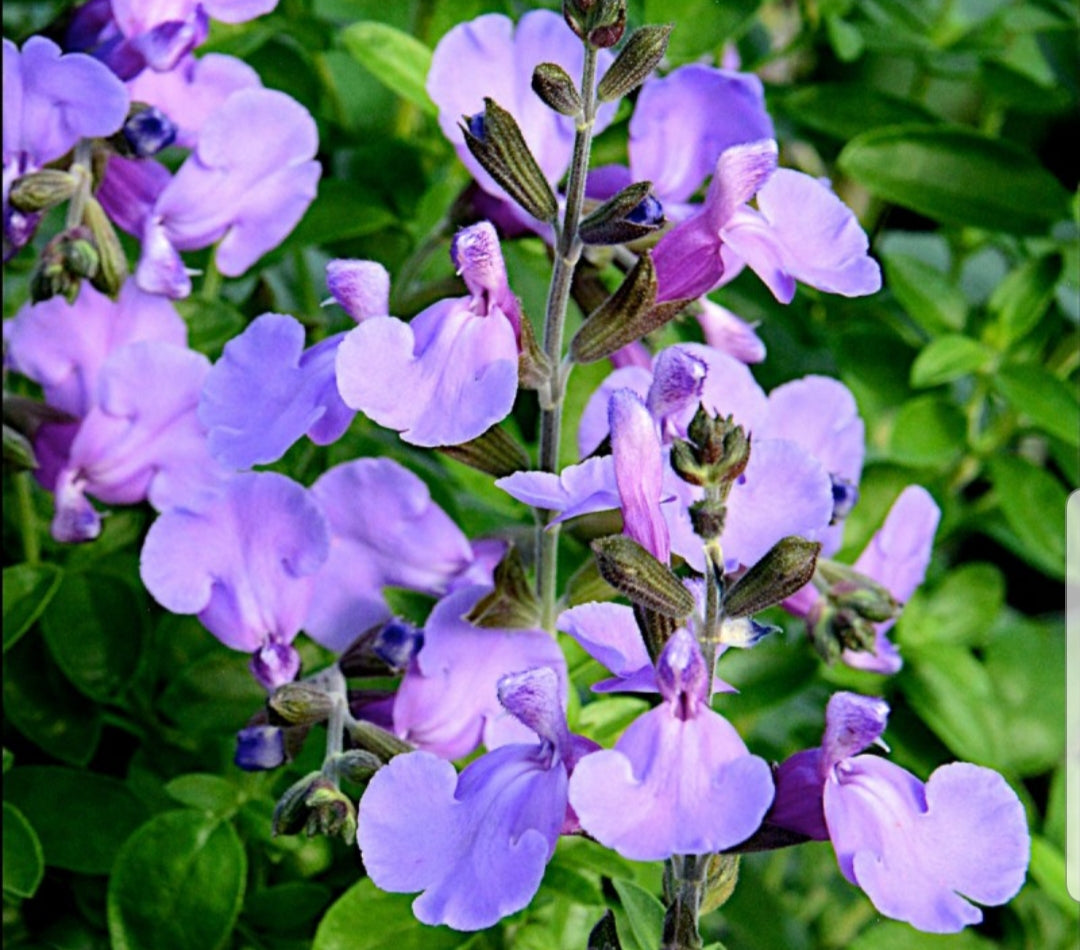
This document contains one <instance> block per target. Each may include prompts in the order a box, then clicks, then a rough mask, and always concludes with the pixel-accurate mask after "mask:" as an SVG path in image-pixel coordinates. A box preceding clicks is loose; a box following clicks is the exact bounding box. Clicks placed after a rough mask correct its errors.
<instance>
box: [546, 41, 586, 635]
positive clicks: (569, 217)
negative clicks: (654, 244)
mask: <svg viewBox="0 0 1080 950" xmlns="http://www.w3.org/2000/svg"><path fill="white" fill-rule="evenodd" d="M596 56H597V51H596V50H595V49H593V48H592V47H590V46H588V45H586V47H585V66H584V69H583V70H582V77H581V99H582V102H583V104H584V105H583V107H582V110H581V115H580V116H579V117H578V123H577V131H576V133H575V135H574V155H573V158H572V159H571V163H570V179H569V182H568V184H567V190H566V211H565V213H564V214H563V220H562V226H561V227H560V228H559V229H558V233H557V240H556V244H555V267H554V270H553V271H552V275H551V286H550V288H549V290H548V299H547V308H546V311H545V314H544V352H545V353H546V354H547V356H548V359H549V360H551V365H552V366H554V367H556V368H557V369H556V371H555V373H554V374H553V376H552V379H551V384H550V389H549V392H548V398H547V399H541V403H542V406H541V411H540V458H539V464H540V470H541V471H544V472H556V471H558V468H559V438H560V430H561V428H562V411H563V396H564V394H565V388H566V375H565V374H564V373H562V372H561V371H560V370H559V369H558V367H559V366H560V364H561V362H562V348H563V327H564V325H565V323H566V308H567V304H568V303H569V300H570V283H571V280H572V278H573V276H574V268H575V266H576V265H577V262H578V258H579V257H580V256H581V240H580V239H579V238H578V222H579V221H580V219H581V206H582V202H583V201H584V197H585V176H586V173H587V172H588V170H589V150H590V148H591V147H592V134H593V125H594V123H595V121H596ZM550 520H551V515H550V513H549V512H547V511H538V512H537V529H536V530H537V535H536V582H537V593H538V596H539V599H540V617H541V622H542V623H543V625H544V627H545V629H547V630H552V629H553V628H554V624H555V602H556V586H557V584H556V579H557V576H558V550H559V529H558V526H555V527H553V528H550V529H549V528H548V522H549V521H550Z"/></svg>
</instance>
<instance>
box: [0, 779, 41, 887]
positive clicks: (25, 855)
mask: <svg viewBox="0 0 1080 950" xmlns="http://www.w3.org/2000/svg"><path fill="white" fill-rule="evenodd" d="M4 781H5V786H6V784H7V780H6V779H5V780H4ZM5 791H6V788H5ZM44 875H45V861H44V859H43V858H42V855H41V844H40V842H39V841H38V837H37V835H36V834H35V833H34V827H33V825H31V824H30V822H28V821H27V820H26V818H25V817H24V816H23V813H22V812H21V811H19V809H18V808H16V807H15V806H14V805H12V804H10V803H9V802H6V801H5V802H4V897H5V898H7V897H8V896H9V895H10V896H12V897H33V896H34V892H35V891H36V890H37V889H38V885H39V884H40V883H41V879H42V877H44Z"/></svg>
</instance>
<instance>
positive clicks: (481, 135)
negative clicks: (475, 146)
mask: <svg viewBox="0 0 1080 950" xmlns="http://www.w3.org/2000/svg"><path fill="white" fill-rule="evenodd" d="M466 124H467V125H468V126H469V135H471V136H472V137H473V138H476V139H479V140H480V141H481V142H483V141H484V139H485V138H486V137H487V126H486V124H485V122H484V113H483V112H477V113H476V115H471V116H469V117H468V118H467V119H466Z"/></svg>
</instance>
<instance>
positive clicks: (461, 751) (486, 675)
mask: <svg viewBox="0 0 1080 950" xmlns="http://www.w3.org/2000/svg"><path fill="white" fill-rule="evenodd" d="M485 593H487V589H485V588H480V587H466V588H462V589H460V590H456V591H454V592H453V593H451V594H448V595H447V596H446V597H444V598H443V599H442V600H440V601H439V603H438V604H436V605H435V608H434V610H432V612H431V616H430V617H429V618H428V622H427V624H426V625H425V627H424V646H423V648H422V649H421V650H420V652H419V653H418V654H417V655H416V658H415V659H414V660H413V662H412V664H411V665H410V667H409V669H408V671H407V672H406V674H405V676H404V678H403V679H402V681H401V686H400V687H399V689H398V692H397V697H396V699H395V701H394V730H395V732H396V733H397V734H398V735H399V736H401V737H402V738H404V739H408V740H409V741H410V742H413V743H415V744H416V745H418V746H420V747H421V748H423V749H427V750H429V751H431V752H435V753H436V754H437V755H441V756H443V757H444V758H448V759H456V758H459V757H461V756H463V755H467V754H468V753H470V752H472V751H473V749H475V748H476V747H477V745H479V743H480V742H481V740H484V741H485V742H486V743H487V744H488V746H489V748H490V747H491V745H492V742H493V741H494V742H498V741H501V740H504V739H506V738H508V737H510V736H513V737H514V739H513V740H512V741H528V738H529V736H530V735H531V732H530V730H528V729H527V728H526V727H524V726H522V725H521V724H520V723H518V722H517V720H516V719H513V717H511V716H510V715H509V714H508V713H507V712H506V711H505V710H504V709H503V708H502V706H501V705H500V704H499V698H498V693H497V691H496V684H497V683H498V681H499V679H500V678H501V677H502V676H505V675H506V674H507V673H517V672H520V671H522V670H527V669H532V668H533V667H539V666H550V667H551V668H552V669H554V670H556V671H557V672H558V674H559V678H560V683H561V684H562V686H561V688H562V689H563V690H565V688H566V686H565V683H566V661H565V660H564V659H563V655H562V651H561V650H560V649H559V647H558V645H557V644H556V643H555V641H554V640H553V639H552V638H551V637H550V636H549V635H548V634H547V633H545V632H544V631H542V630H498V629H492V628H481V627H475V626H473V625H472V624H470V623H468V622H467V621H466V620H464V619H462V618H463V617H464V616H465V614H467V613H468V612H469V610H470V609H471V608H472V607H473V605H474V604H475V603H476V602H477V601H478V600H479V599H480V597H482V596H483V595H484V594H485ZM496 723H503V724H505V723H513V724H514V726H515V727H516V728H514V729H509V730H505V729H504V730H498V731H497V732H496V733H494V734H493V733H492V730H491V727H492V726H493V725H495V724H496Z"/></svg>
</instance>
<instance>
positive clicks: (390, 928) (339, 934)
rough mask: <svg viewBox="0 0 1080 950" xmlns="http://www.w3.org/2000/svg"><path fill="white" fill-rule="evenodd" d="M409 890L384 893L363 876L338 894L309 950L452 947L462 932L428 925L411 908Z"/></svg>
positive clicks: (434, 949) (436, 949)
mask: <svg viewBox="0 0 1080 950" xmlns="http://www.w3.org/2000/svg"><path fill="white" fill-rule="evenodd" d="M412 902H413V898H412V897H411V896H410V895H408V894H387V893H385V892H384V891H380V890H378V889H377V888H376V887H375V885H374V884H372V883H371V879H370V878H364V879H363V880H362V881H359V882H357V883H356V884H354V885H353V886H352V887H350V888H349V889H348V890H347V891H346V892H345V893H344V894H342V895H341V897H339V898H338V899H337V900H336V901H335V902H334V904H333V906H332V907H331V908H330V909H329V910H328V911H327V912H326V916H325V917H323V919H322V923H320V924H319V929H318V930H317V931H316V932H315V943H314V945H313V947H312V950H383V948H384V947H393V948H394V950H454V948H457V947H459V946H460V945H461V943H462V939H461V934H459V933H455V932H454V931H453V930H450V929H449V928H448V927H427V926H425V925H424V924H422V923H420V921H418V920H417V919H416V918H415V917H414V916H413V912H412Z"/></svg>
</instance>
